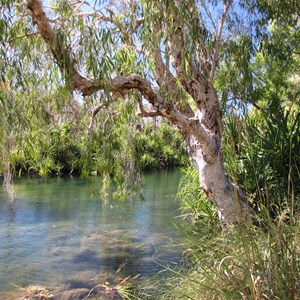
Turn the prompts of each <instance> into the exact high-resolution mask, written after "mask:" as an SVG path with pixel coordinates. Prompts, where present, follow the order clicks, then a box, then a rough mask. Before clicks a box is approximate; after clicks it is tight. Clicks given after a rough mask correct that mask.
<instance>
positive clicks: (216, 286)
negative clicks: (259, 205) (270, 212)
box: [161, 210, 300, 300]
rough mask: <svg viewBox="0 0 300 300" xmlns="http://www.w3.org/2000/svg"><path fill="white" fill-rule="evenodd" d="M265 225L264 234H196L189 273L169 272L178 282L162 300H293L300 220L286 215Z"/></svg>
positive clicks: (299, 273) (249, 230) (247, 230)
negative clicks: (177, 278)
mask: <svg viewBox="0 0 300 300" xmlns="http://www.w3.org/2000/svg"><path fill="white" fill-rule="evenodd" d="M287 219H288V220H291V222H286V221H287ZM265 220H269V222H268V230H267V231H266V230H264V229H262V228H257V227H246V226H245V227H239V228H234V229H233V228H228V229H227V230H226V231H225V232H222V233H220V231H219V230H215V232H214V233H212V230H211V231H210V232H209V234H207V233H205V232H203V230H202V231H200V232H199V233H198V235H197V242H196V243H195V242H194V241H193V242H192V243H191V244H189V245H187V246H188V249H189V250H188V251H186V255H188V258H189V262H190V272H188V273H187V274H186V273H182V272H178V271H173V273H174V275H175V276H176V277H180V278H181V282H180V283H179V284H177V285H176V287H175V288H174V285H172V289H170V290H169V291H167V292H166V293H165V295H164V296H163V297H162V298H161V299H195V300H196V299H197V300H198V299H199V300H200V299H230V300H231V299H266V300H267V299H298V298H299V296H300V295H299V290H300V289H299V288H300V287H299V282H300V268H299V266H300V264H299V263H300V261H299V257H300V240H299V230H300V223H299V215H298V214H296V215H293V213H292V211H291V210H290V211H287V210H286V211H283V212H282V214H281V215H280V216H279V218H278V219H276V221H275V222H274V221H273V220H271V219H268V217H267V216H266V217H265ZM170 284H172V281H171V282H170Z"/></svg>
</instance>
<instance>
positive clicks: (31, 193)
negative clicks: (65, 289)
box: [0, 172, 185, 291]
mask: <svg viewBox="0 0 300 300" xmlns="http://www.w3.org/2000/svg"><path fill="white" fill-rule="evenodd" d="M179 179H180V173H179V172H160V173H153V174H148V175H145V187H144V191H143V195H144V197H145V201H133V202H129V203H126V204H124V205H122V206H119V207H118V206H113V207H111V206H104V205H103V202H102V201H101V199H99V196H95V194H96V193H95V191H97V189H99V188H100V184H99V179H98V178H92V179H85V180H83V179H80V178H52V179H48V180H41V179H26V178H22V179H16V180H15V182H14V187H15V193H16V196H15V203H14V205H10V204H8V203H7V195H6V193H5V192H4V190H3V188H2V187H0V291H6V290H9V289H13V288H14V287H15V286H27V285H30V284H41V285H45V286H49V284H59V283H64V284H68V285H69V286H70V287H74V288H75V287H83V286H85V287H86V286H87V285H88V284H87V282H89V281H90V286H93V285H94V282H95V281H97V280H100V279H99V276H100V277H101V278H102V279H103V280H105V281H110V280H114V278H117V277H124V276H128V275H132V276H134V275H137V274H140V275H141V276H142V277H143V276H144V277H147V276H151V275H153V274H154V273H156V272H157V271H159V270H161V269H162V267H161V266H160V265H161V264H162V265H165V266H166V265H170V264H171V265H173V264H176V263H180V260H181V253H182V249H181V247H180V246H179V244H180V243H181V241H182V240H183V239H184V238H185V237H184V233H183V232H182V231H180V229H178V228H176V227H177V225H178V224H179V223H180V222H181V220H180V218H177V216H178V215H179V214H180V211H179V210H178V207H179V203H178V201H177V200H176V199H175V193H176V191H177V187H178V182H179Z"/></svg>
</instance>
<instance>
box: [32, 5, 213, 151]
mask: <svg viewBox="0 0 300 300" xmlns="http://www.w3.org/2000/svg"><path fill="white" fill-rule="evenodd" d="M28 9H29V10H30V11H31V14H32V19H33V22H34V23H35V24H36V25H37V26H38V29H39V32H40V34H41V36H42V38H43V39H44V41H45V42H46V44H47V45H48V47H49V48H50V50H51V53H52V55H53V57H54V59H55V60H56V62H57V64H58V66H59V67H60V69H61V71H62V73H65V74H66V75H67V78H66V79H67V82H68V83H69V87H70V89H71V90H72V91H73V90H77V91H80V92H81V93H82V95H83V96H88V95H91V94H93V93H95V92H97V91H99V90H103V89H104V88H107V89H108V90H109V91H110V92H111V93H113V94H114V95H115V96H118V95H121V96H123V95H124V94H126V93H127V92H128V91H129V90H133V89H135V90H138V91H139V92H140V93H141V95H142V96H143V97H144V98H145V99H147V101H148V102H149V103H151V104H152V105H153V106H154V108H155V109H156V110H157V112H158V114H159V115H161V116H164V117H165V118H166V119H168V120H169V121H170V122H172V123H173V124H175V125H177V126H179V127H181V128H184V129H185V130H186V131H188V132H190V133H191V134H193V135H194V136H195V137H197V139H198V140H199V142H200V143H202V144H205V145H212V144H213V143H212V140H211V137H210V136H209V134H208V133H207V132H206V130H205V129H204V128H203V127H202V125H201V124H200V122H197V121H195V120H192V119H190V118H189V117H188V116H186V115H185V114H183V113H182V112H180V111H178V110H176V109H175V108H174V107H173V105H172V104H171V103H168V102H167V101H165V100H164V98H163V97H162V96H161V95H160V94H159V92H156V91H155V90H154V89H153V88H152V86H151V83H150V82H149V81H148V80H147V79H145V78H143V77H141V76H139V75H136V74H130V75H127V76H117V77H114V78H112V79H108V80H103V81H101V80H93V79H90V78H86V77H83V76H82V75H80V74H79V72H78V71H77V70H76V69H75V61H74V59H73V58H72V56H71V54H70V52H69V50H68V49H67V47H65V45H64V44H63V43H60V41H59V39H58V35H57V34H55V33H54V32H53V30H52V28H51V26H50V24H49V20H48V18H47V17H46V15H45V12H44V11H43V7H42V4H41V1H40V0H28ZM212 147H214V146H212Z"/></svg>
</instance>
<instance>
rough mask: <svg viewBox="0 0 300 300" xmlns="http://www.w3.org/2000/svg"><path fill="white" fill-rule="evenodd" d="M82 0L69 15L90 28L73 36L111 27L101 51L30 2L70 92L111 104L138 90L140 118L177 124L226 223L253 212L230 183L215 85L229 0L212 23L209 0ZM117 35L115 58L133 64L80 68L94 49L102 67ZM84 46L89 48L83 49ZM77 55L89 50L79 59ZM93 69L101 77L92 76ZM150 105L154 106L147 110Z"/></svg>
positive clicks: (246, 217)
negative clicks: (89, 0) (100, 3)
mask: <svg viewBox="0 0 300 300" xmlns="http://www.w3.org/2000/svg"><path fill="white" fill-rule="evenodd" d="M84 3H85V2H84V1H74V2H73V3H67V2H66V3H65V5H66V6H67V7H68V8H69V17H70V18H74V19H78V20H79V19H80V20H81V22H83V24H84V22H85V21H84V20H89V22H87V23H86V24H88V26H87V27H86V28H84V26H83V28H84V31H85V33H84V32H81V33H80V32H78V31H77V32H76V34H74V39H76V38H78V39H80V36H79V37H78V36H77V37H76V35H78V34H79V35H80V34H88V32H92V33H91V38H92V36H93V30H94V31H99V30H100V29H101V28H106V30H107V31H106V32H104V31H102V33H101V42H100V41H99V48H98V50H97V51H94V50H95V49H94V48H90V49H89V47H92V46H91V45H89V44H87V45H84V44H83V45H82V44H81V45H80V46H79V45H77V46H76V45H73V46H71V42H70V41H71V40H70V35H69V36H67V35H66V34H65V31H64V29H63V25H64V18H63V16H61V19H60V16H58V17H57V19H56V21H57V20H60V26H56V27H55V26H53V25H52V21H51V20H50V19H49V18H48V17H47V15H46V13H45V10H44V8H43V6H42V3H41V1H39V0H29V1H28V9H29V11H30V13H31V17H32V23H33V24H34V25H35V26H36V28H37V32H36V34H38V35H40V36H41V38H42V40H43V41H44V43H46V45H47V47H48V49H49V50H50V52H51V56H52V59H53V60H54V62H55V63H56V64H57V65H58V67H59V68H60V70H61V72H62V74H63V75H64V78H65V80H66V84H67V85H68V87H69V89H70V90H71V91H77V92H80V93H81V94H82V95H83V96H90V95H92V94H95V93H97V92H99V91H102V92H103V93H106V94H107V95H108V99H110V101H116V100H118V99H120V100H121V99H123V98H124V97H129V96H128V95H129V94H130V95H131V96H132V94H134V95H135V96H136V99H137V100H136V104H137V107H139V115H140V116H141V117H153V116H161V117H164V118H166V119H167V120H169V121H170V122H171V123H172V124H174V125H175V126H177V127H178V128H179V129H180V132H181V134H182V137H183V139H184V142H185V147H186V151H187V153H188V155H189V157H190V159H191V161H192V163H193V165H194V166H195V168H196V169H197V171H198V172H199V178H200V182H199V184H200V186H201V187H202V188H203V190H204V191H205V193H206V194H207V196H208V197H209V199H210V200H211V201H212V202H213V203H214V204H215V205H216V206H217V209H218V212H219V218H220V221H221V224H222V225H225V224H237V223H242V222H249V221H250V219H251V210H250V208H249V205H248V202H247V199H246V197H245V196H244V195H243V193H242V191H241V190H240V189H239V188H238V187H237V186H236V185H234V184H233V183H232V182H231V181H230V180H229V178H228V177H227V175H226V172H225V170H224V167H223V162H222V148H221V141H222V134H223V125H222V124H223V123H222V115H221V109H220V103H219V100H218V96H217V93H216V90H215V88H214V84H213V82H214V76H215V73H216V70H217V67H218V63H219V60H220V59H221V54H222V53H221V48H222V44H223V42H224V39H225V38H224V36H223V33H224V31H225V30H224V26H225V22H226V18H227V16H228V12H229V10H230V9H231V5H232V3H231V1H224V3H223V5H222V13H221V15H220V19H219V20H218V22H217V21H214V20H213V16H212V14H211V13H210V11H209V10H208V8H207V6H206V5H205V3H204V1H199V3H198V1H191V0H187V1H140V2H139V1H133V0H132V1H127V2H126V1H124V2H121V4H122V6H119V7H114V3H113V1H111V2H110V3H109V1H108V2H107V3H106V5H107V6H105V7H104V8H102V10H100V9H96V8H95V7H93V6H92V5H89V9H88V10H86V11H84V10H82V9H81V6H82V5H84ZM119 4H120V3H119ZM70 8H72V9H73V11H72V9H70ZM203 15H205V16H206V17H207V18H208V19H209V20H210V24H211V26H212V28H211V31H210V32H209V31H208V28H205V27H204V22H203V19H202V18H203ZM53 22H54V21H53ZM65 22H67V21H66V20H65ZM107 24H108V25H107ZM99 28H100V29H99ZM114 34H115V36H117V37H118V40H117V42H116V41H115V47H116V48H115V49H111V51H112V52H113V53H114V55H115V56H114V57H116V55H117V54H118V55H121V56H122V55H123V57H126V59H127V60H128V61H129V63H128V64H127V65H125V66H120V65H117V64H118V62H116V63H115V64H116V65H115V67H114V68H113V69H111V70H110V72H108V71H107V70H106V71H103V69H104V68H103V67H102V69H101V70H102V71H103V72H102V71H100V68H98V70H99V74H98V75H97V70H96V72H95V70H94V72H89V68H86V69H85V71H82V70H83V64H84V63H85V62H87V60H86V61H85V58H86V57H87V56H89V55H90V54H89V53H94V58H93V59H94V60H95V61H96V62H98V65H101V66H103V63H104V62H107V60H106V58H105V53H104V51H103V49H104V48H105V47H106V43H107V40H108V39H110V38H112V37H113V35H114ZM104 39H106V40H105V41H103V40H104ZM75 43H76V42H75ZM72 47H73V49H72ZM80 47H82V48H84V50H83V51H81V50H78V49H79V48H80ZM80 51H81V52H80ZM79 52H80V53H84V54H83V55H82V56H81V57H79V58H78V57H77V56H76V55H77V54H78V53H79ZM78 55H79V54H78ZM132 56H133V58H132ZM128 57H129V58H128ZM75 58H76V59H75ZM126 59H125V60H124V59H123V61H126ZM142 62H143V66H142V67H141V66H140V65H141V64H142ZM111 63H112V64H113V63H114V62H113V61H112V62H111ZM95 64H96V65H97V63H95ZM96 69H97V68H96ZM147 72H148V73H147ZM91 73H94V75H96V76H95V77H94V78H92V77H90V74H91ZM100 73H101V74H100ZM107 101H108V102H109V100H107ZM146 102H148V103H149V104H150V105H151V109H150V110H149V108H148V109H147V108H146V105H145V103H146ZM103 106H104V104H103V103H100V104H99V106H98V107H96V108H95V110H94V111H93V116H92V118H95V117H96V114H97V112H98V111H99V110H100V109H101V108H102V107H103ZM148 107H149V106H148Z"/></svg>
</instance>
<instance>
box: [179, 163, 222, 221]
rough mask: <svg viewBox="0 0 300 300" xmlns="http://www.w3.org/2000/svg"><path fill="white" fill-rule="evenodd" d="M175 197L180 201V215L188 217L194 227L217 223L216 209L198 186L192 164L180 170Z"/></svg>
mask: <svg viewBox="0 0 300 300" xmlns="http://www.w3.org/2000/svg"><path fill="white" fill-rule="evenodd" d="M182 172H183V177H182V178H181V181H180V184H179V187H178V193H177V197H178V198H179V199H180V201H181V208H182V216H183V217H184V218H187V217H190V218H191V219H192V221H193V223H194V224H195V227H198V226H199V227H201V226H213V225H216V224H218V216H217V210H216V208H215V207H214V206H213V204H212V203H211V201H210V200H209V199H208V197H207V196H206V195H205V194H204V192H203V190H202V189H201V188H200V186H199V175H198V172H197V171H196V170H195V168H193V167H192V166H188V167H186V168H184V169H183V170H182Z"/></svg>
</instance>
